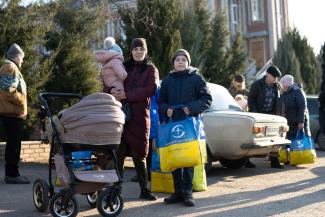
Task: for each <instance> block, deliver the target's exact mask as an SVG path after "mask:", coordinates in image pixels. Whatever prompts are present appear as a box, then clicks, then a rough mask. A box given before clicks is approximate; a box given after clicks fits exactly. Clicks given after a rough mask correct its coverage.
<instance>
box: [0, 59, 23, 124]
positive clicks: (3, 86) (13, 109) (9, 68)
mask: <svg viewBox="0 0 325 217" xmlns="http://www.w3.org/2000/svg"><path fill="white" fill-rule="evenodd" d="M26 89H27V88H26V83H25V81H24V77H23V75H22V74H21V73H20V71H19V68H18V66H17V65H16V64H15V63H14V62H12V61H10V60H6V61H5V64H4V65H3V66H2V67H1V68H0V116H4V117H16V118H22V119H25V118H26V116H27V90H26Z"/></svg>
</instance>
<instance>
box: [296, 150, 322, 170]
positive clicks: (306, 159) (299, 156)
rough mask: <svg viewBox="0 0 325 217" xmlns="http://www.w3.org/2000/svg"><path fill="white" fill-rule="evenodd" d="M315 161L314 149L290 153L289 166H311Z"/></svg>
mask: <svg viewBox="0 0 325 217" xmlns="http://www.w3.org/2000/svg"><path fill="white" fill-rule="evenodd" d="M316 161H317V155H316V151H315V149H313V150H304V151H290V165H294V166H295V165H300V164H311V163H315V162H316Z"/></svg>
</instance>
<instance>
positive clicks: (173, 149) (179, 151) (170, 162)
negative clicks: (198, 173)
mask: <svg viewBox="0 0 325 217" xmlns="http://www.w3.org/2000/svg"><path fill="white" fill-rule="evenodd" d="M200 147H201V144H200V142H199V141H198V140H195V141H191V142H186V143H179V144H175V145H170V146H167V147H163V148H159V156H160V169H161V171H164V172H171V171H173V170H175V169H178V168H184V167H193V166H196V165H200V164H202V163H204V158H203V156H202V155H201V150H200V149H201V148H200Z"/></svg>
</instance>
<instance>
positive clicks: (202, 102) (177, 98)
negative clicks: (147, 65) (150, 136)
mask: <svg viewBox="0 0 325 217" xmlns="http://www.w3.org/2000/svg"><path fill="white" fill-rule="evenodd" d="M211 102H212V97H211V94H210V91H209V89H208V87H207V85H206V82H205V81H204V79H203V77H202V76H201V75H200V74H198V69H196V68H194V67H190V69H188V70H185V71H182V72H174V71H172V72H170V73H169V75H168V76H167V77H166V78H165V79H164V80H163V81H162V83H161V89H160V97H159V112H160V113H161V115H164V116H166V115H167V110H168V109H169V108H171V107H172V106H178V105H184V106H186V107H188V109H189V111H190V115H191V116H197V115H199V114H201V113H203V112H204V111H205V110H206V109H208V108H209V107H210V106H211ZM172 118H173V120H175V121H177V120H182V119H185V113H184V112H183V110H182V109H175V110H174V112H173V117H172Z"/></svg>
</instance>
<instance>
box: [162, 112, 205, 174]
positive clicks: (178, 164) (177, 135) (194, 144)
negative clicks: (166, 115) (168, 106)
mask: <svg viewBox="0 0 325 217" xmlns="http://www.w3.org/2000/svg"><path fill="white" fill-rule="evenodd" d="M157 147H158V150H159V160H160V169H161V171H164V172H170V171H173V170H175V169H178V168H184V167H194V166H197V165H200V164H204V163H205V162H206V144H205V133H204V129H203V122H202V120H201V118H200V117H188V118H187V119H185V120H183V121H177V122H169V123H168V124H163V125H159V127H158V138H157Z"/></svg>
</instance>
